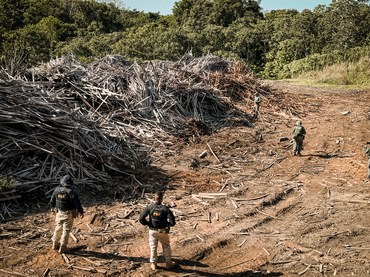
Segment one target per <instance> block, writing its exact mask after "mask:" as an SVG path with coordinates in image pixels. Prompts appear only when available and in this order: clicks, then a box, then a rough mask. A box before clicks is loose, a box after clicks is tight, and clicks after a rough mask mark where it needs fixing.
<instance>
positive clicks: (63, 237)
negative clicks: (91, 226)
mask: <svg viewBox="0 0 370 277" xmlns="http://www.w3.org/2000/svg"><path fill="white" fill-rule="evenodd" d="M55 223H56V226H55V230H54V235H53V238H52V240H53V242H54V243H56V244H58V243H60V245H62V246H66V245H67V244H68V239H69V233H70V232H71V231H72V226H73V213H72V212H63V211H58V212H57V215H56V217H55Z"/></svg>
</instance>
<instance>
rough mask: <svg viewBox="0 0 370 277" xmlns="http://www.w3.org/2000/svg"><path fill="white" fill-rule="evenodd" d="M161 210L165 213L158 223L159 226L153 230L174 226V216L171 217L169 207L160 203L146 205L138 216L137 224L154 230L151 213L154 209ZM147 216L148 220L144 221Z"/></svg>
mask: <svg viewBox="0 0 370 277" xmlns="http://www.w3.org/2000/svg"><path fill="white" fill-rule="evenodd" d="M158 208H159V209H162V210H163V211H164V213H165V215H164V218H163V220H162V221H161V222H159V226H156V227H155V228H158V229H164V228H167V227H170V226H175V224H176V221H175V216H174V215H173V213H172V211H171V210H170V208H169V207H167V206H166V205H163V204H162V203H161V204H159V203H152V204H150V205H148V206H147V207H146V208H145V210H144V211H143V212H142V213H141V214H140V217H139V222H140V223H141V224H142V225H147V226H149V228H154V226H153V220H152V215H151V212H152V211H153V210H154V209H158ZM148 215H149V220H147V219H146V217H147V216H148Z"/></svg>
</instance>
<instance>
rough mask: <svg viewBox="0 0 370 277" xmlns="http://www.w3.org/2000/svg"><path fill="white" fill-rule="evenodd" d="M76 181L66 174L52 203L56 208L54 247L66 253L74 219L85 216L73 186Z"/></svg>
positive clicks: (56, 190) (53, 196) (55, 192)
mask: <svg viewBox="0 0 370 277" xmlns="http://www.w3.org/2000/svg"><path fill="white" fill-rule="evenodd" d="M73 186H74V181H73V179H72V177H71V176H69V175H65V176H63V177H62V178H61V179H60V186H58V187H56V188H55V190H54V192H53V194H52V196H51V199H50V205H51V207H52V208H53V209H54V208H55V209H56V218H55V222H56V227H55V230H54V235H53V238H52V241H53V245H52V249H54V250H58V251H59V253H64V252H65V250H66V248H67V244H68V239H69V234H70V232H71V230H72V226H73V220H74V218H76V217H77V216H80V217H81V218H83V216H84V211H83V209H82V207H81V202H80V199H79V197H78V194H77V192H76V191H75V190H74V188H73Z"/></svg>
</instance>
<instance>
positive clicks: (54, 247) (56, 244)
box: [51, 241, 59, 250]
mask: <svg viewBox="0 0 370 277" xmlns="http://www.w3.org/2000/svg"><path fill="white" fill-rule="evenodd" d="M51 249H53V250H58V249H59V243H57V242H55V241H53V245H52V246H51Z"/></svg>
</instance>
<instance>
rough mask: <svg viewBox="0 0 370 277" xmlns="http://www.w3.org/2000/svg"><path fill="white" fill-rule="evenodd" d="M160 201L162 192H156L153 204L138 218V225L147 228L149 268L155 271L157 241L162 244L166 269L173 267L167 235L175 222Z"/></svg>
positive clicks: (168, 209) (166, 207)
mask: <svg viewBox="0 0 370 277" xmlns="http://www.w3.org/2000/svg"><path fill="white" fill-rule="evenodd" d="M162 201H163V192H160V191H158V192H156V193H155V195H154V203H152V204H150V205H148V206H147V207H146V208H145V210H144V211H143V212H142V213H141V214H140V217H139V221H140V223H141V224H142V225H146V226H148V227H149V246H150V267H151V269H152V270H156V269H157V260H158V258H157V248H158V241H159V242H160V243H161V244H162V249H163V256H164V258H165V261H166V267H167V268H170V267H174V266H175V263H173V262H172V261H171V245H170V238H169V235H168V234H169V231H170V227H172V226H175V224H176V221H175V216H174V215H173V213H172V211H171V210H170V208H169V207H168V206H166V205H163V204H162ZM147 216H149V220H147V219H146V217H147Z"/></svg>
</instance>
